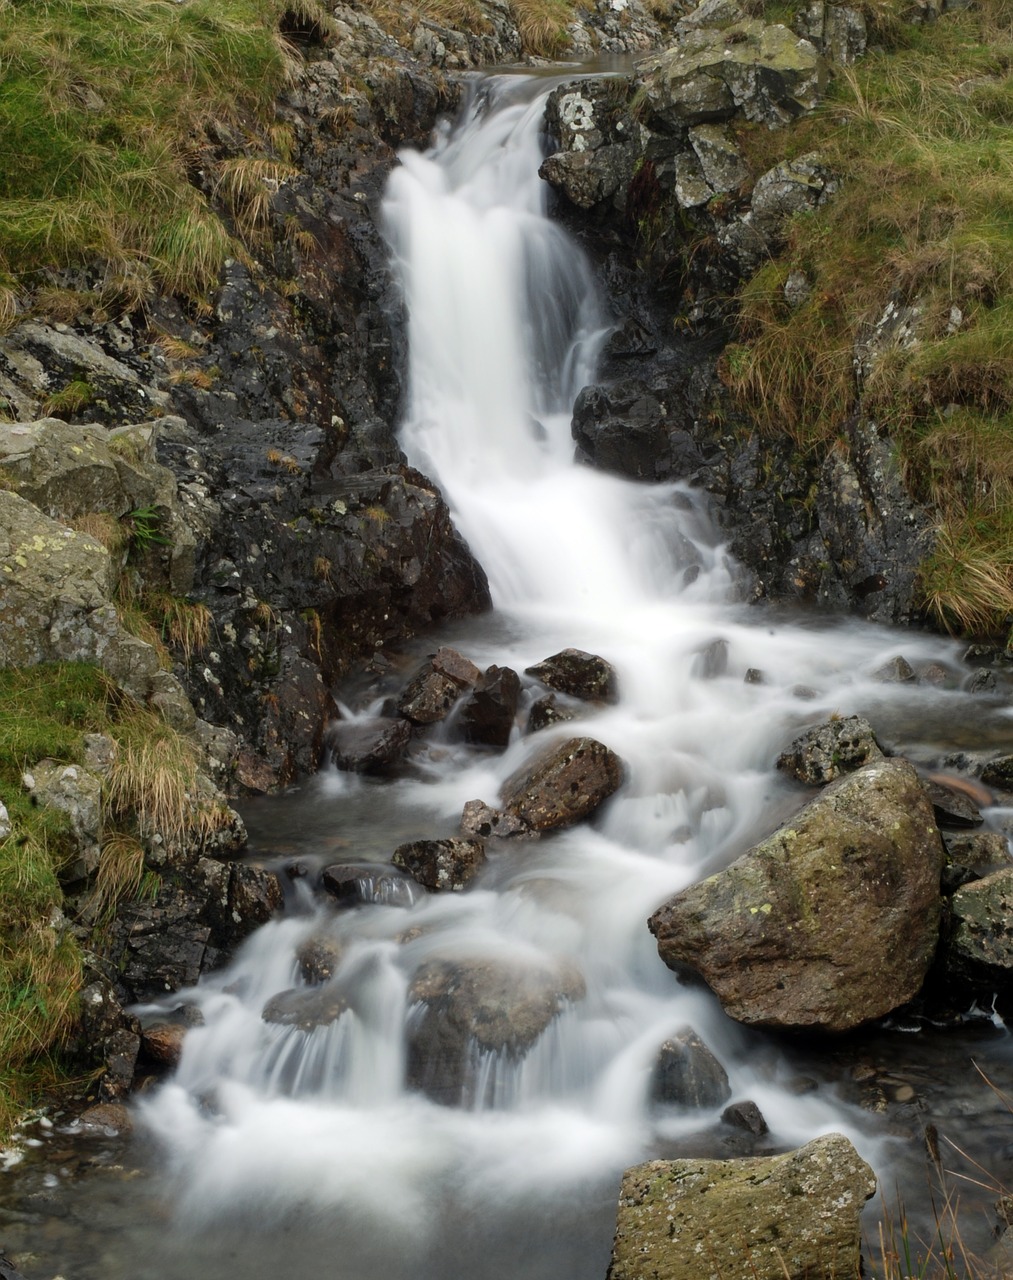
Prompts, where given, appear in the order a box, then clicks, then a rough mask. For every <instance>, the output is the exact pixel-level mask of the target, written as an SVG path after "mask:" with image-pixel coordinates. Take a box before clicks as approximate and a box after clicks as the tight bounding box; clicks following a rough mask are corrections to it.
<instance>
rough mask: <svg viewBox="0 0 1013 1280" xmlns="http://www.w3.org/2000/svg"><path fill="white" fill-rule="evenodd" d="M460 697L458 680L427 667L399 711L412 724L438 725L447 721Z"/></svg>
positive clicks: (405, 692)
mask: <svg viewBox="0 0 1013 1280" xmlns="http://www.w3.org/2000/svg"><path fill="white" fill-rule="evenodd" d="M460 696H461V686H460V685H459V684H458V683H457V681H456V680H452V679H451V678H450V676H445V675H443V674H441V673H440V672H439V671H434V670H433V668H432V667H431V666H427V667H425V668H423V670H422V671H420V672H419V674H418V675H417V676H416V677H415V678H414V679H413V680H411V681H410V682H409V683H408V685H407V686H406V687H405V689H404V690H403V692H402V693H401V696H400V697H399V698H398V700H397V709H398V711H399V712H400V713H401V715H403V716H404V718H405V719H406V720H410V721H411V722H412V724H419V725H425V724H437V723H438V722H439V721H440V720H445V719H446V718H447V716H448V715H449V714H450V709H451V707H452V706H453V705H454V703H455V702H456V701H457V699H458V698H459V697H460Z"/></svg>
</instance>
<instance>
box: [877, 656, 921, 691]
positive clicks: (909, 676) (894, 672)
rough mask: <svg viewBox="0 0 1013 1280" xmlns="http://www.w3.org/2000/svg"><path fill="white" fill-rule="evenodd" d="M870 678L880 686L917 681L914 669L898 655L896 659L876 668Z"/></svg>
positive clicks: (905, 659)
mask: <svg viewBox="0 0 1013 1280" xmlns="http://www.w3.org/2000/svg"><path fill="white" fill-rule="evenodd" d="M872 678H873V680H878V681H879V683H880V684H911V683H914V682H916V681H917V680H918V676H917V675H916V674H915V669H914V667H912V665H911V663H910V662H908V660H907V658H904V657H902V656H901V655H900V654H898V655H897V657H896V658H891V659H890V661H889V662H884V663H883V665H882V666H881V667H877V668H876V670H875V671H874V672H873V673H872Z"/></svg>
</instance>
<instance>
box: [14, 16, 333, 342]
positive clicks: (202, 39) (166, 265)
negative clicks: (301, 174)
mask: <svg viewBox="0 0 1013 1280" xmlns="http://www.w3.org/2000/svg"><path fill="white" fill-rule="evenodd" d="M335 29H336V28H335V24H334V20H333V18H332V17H331V16H330V15H329V13H328V12H327V10H326V8H325V7H324V6H323V5H321V4H320V3H318V0H285V2H283V0H189V2H188V3H187V4H175V3H172V2H171V0H129V2H128V0H45V3H38V4H31V5H17V6H15V5H0V136H3V138H4V146H3V148H2V149H0V272H6V273H7V274H8V275H9V276H10V277H12V278H13V284H12V286H11V287H12V288H15V289H16V288H17V287H18V286H19V285H22V286H23V285H27V284H29V283H31V281H32V278H33V277H32V273H33V272H34V271H36V270H37V269H38V268H42V267H49V266H62V265H66V264H68V263H72V262H82V261H87V260H91V259H94V258H98V259H101V260H104V261H106V262H107V263H108V264H109V273H108V274H109V283H110V288H109V299H108V300H109V302H110V303H111V302H113V301H115V300H120V301H121V303H122V305H124V306H130V305H139V304H141V303H142V302H143V300H144V298H145V297H146V296H147V294H148V292H149V291H150V287H151V283H152V278H154V280H155V281H156V282H157V283H158V284H160V285H161V286H162V287H163V288H165V289H167V290H169V291H170V292H174V293H179V294H181V295H182V296H184V297H190V298H193V299H195V300H196V299H199V298H200V297H201V296H202V295H203V293H204V292H205V291H206V290H207V289H208V288H209V287H210V286H211V285H212V284H213V283H214V282H215V280H216V279H217V275H218V272H219V270H220V268H221V264H222V261H223V259H224V257H225V255H226V254H227V253H228V252H229V245H230V239H229V236H228V233H227V232H226V230H225V228H224V227H223V226H222V225H221V223H220V222H219V221H218V219H217V218H216V216H215V215H214V213H213V212H212V211H211V210H210V208H209V207H208V206H207V203H206V201H204V199H203V197H201V196H200V195H199V193H198V192H197V191H196V189H195V188H194V187H193V186H192V185H191V182H190V174H191V170H196V169H197V168H199V167H201V166H202V165H203V164H204V163H205V162H206V161H208V160H209V156H208V155H207V144H206V141H205V137H206V135H205V127H206V126H207V125H209V124H210V122H212V121H215V120H217V121H221V122H226V123H233V124H236V125H242V126H243V127H244V128H245V129H246V130H248V131H253V132H256V131H259V132H260V134H261V135H262V137H263V139H264V141H265V143H266V144H267V145H268V146H270V145H271V141H270V132H269V131H270V130H271V129H272V127H273V128H274V129H275V131H276V133H277V128H278V126H277V124H276V121H275V120H274V101H275V98H276V95H277V93H278V91H279V90H280V89H281V87H282V86H283V85H284V83H285V81H286V78H287V77H288V76H289V75H290V74H291V71H292V68H293V65H294V60H295V58H296V54H295V44H296V43H298V42H300V41H306V40H310V39H319V40H326V39H329V38H331V37H332V36H333V34H334V32H335ZM282 128H284V126H282ZM277 137H278V140H279V143H284V138H283V136H282V134H277ZM286 145H290V140H289V143H288V144H286ZM0 303H2V299H0ZM3 314H4V306H3V305H0V319H2V316H3Z"/></svg>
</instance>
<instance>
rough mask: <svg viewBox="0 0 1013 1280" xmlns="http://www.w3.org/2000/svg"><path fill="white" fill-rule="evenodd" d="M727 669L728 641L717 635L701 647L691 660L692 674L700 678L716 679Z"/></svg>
mask: <svg viewBox="0 0 1013 1280" xmlns="http://www.w3.org/2000/svg"><path fill="white" fill-rule="evenodd" d="M727 670H728V641H727V640H725V639H723V638H722V637H721V636H719V637H718V638H717V639H716V640H712V641H711V642H710V644H709V645H707V646H706V648H704V649H701V650H700V652H699V653H698V654H697V656H696V659H695V660H694V662H693V674H694V675H695V676H696V677H697V678H698V679H700V680H716V679H717V678H718V676H723V675H724V674H725V673H726V672H727Z"/></svg>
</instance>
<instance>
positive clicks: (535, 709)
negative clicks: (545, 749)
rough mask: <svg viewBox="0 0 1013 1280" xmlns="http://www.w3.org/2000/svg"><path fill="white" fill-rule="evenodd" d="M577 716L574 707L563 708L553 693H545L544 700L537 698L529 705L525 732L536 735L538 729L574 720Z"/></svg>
mask: <svg viewBox="0 0 1013 1280" xmlns="http://www.w3.org/2000/svg"><path fill="white" fill-rule="evenodd" d="M579 714H580V713H579V712H578V711H577V709H576V708H575V707H567V706H563V705H562V704H561V703H560V701H559V699H558V698H557V697H556V695H555V694H554V693H547V694H546V695H545V697H544V698H537V699H536V700H535V701H534V702H533V703H532V704H531V710H530V711H529V712H528V723H527V726H526V732H527V733H537V732H538V731H539V729H547V728H548V727H549V726H550V725H553V724H564V723H565V722H566V721H567V720H576V719H577V717H578V715H579Z"/></svg>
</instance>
